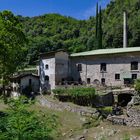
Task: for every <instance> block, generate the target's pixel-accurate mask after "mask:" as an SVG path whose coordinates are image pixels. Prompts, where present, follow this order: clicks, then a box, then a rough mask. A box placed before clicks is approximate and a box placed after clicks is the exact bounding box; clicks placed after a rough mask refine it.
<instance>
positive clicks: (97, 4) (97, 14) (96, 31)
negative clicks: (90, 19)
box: [96, 2, 98, 38]
mask: <svg viewBox="0 0 140 140" xmlns="http://www.w3.org/2000/svg"><path fill="white" fill-rule="evenodd" d="M97 36H98V2H97V5H96V38H97Z"/></svg>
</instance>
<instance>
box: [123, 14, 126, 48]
mask: <svg viewBox="0 0 140 140" xmlns="http://www.w3.org/2000/svg"><path fill="white" fill-rule="evenodd" d="M126 47H127V13H126V11H124V13H123V48H126Z"/></svg>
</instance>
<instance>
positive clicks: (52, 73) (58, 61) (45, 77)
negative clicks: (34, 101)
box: [39, 50, 69, 91]
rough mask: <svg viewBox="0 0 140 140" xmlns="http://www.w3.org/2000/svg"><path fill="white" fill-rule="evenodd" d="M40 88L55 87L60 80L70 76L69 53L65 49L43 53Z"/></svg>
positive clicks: (41, 56) (43, 89)
mask: <svg viewBox="0 0 140 140" xmlns="http://www.w3.org/2000/svg"><path fill="white" fill-rule="evenodd" d="M39 75H40V89H41V91H46V90H50V89H54V88H55V86H56V85H57V84H59V82H61V81H62V80H63V79H65V78H67V77H68V76H69V55H68V53H67V52H65V51H63V50H59V51H56V52H49V53H43V54H41V55H40V63H39Z"/></svg>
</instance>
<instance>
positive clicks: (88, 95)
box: [53, 87, 97, 105]
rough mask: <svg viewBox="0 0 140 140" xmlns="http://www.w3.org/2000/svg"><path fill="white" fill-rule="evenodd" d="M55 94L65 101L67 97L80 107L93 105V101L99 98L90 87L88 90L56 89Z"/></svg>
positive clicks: (77, 88)
mask: <svg viewBox="0 0 140 140" xmlns="http://www.w3.org/2000/svg"><path fill="white" fill-rule="evenodd" d="M53 93H54V94H55V95H57V97H58V98H59V99H61V100H62V101H63V99H64V100H65V99H66V97H68V99H67V100H68V101H72V102H74V103H77V104H79V105H91V104H92V101H93V99H94V98H95V97H96V96H97V94H96V93H95V89H94V88H91V87H88V88H79V87H76V88H69V89H65V88H59V89H54V90H53Z"/></svg>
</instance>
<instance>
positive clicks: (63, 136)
mask: <svg viewBox="0 0 140 140" xmlns="http://www.w3.org/2000/svg"><path fill="white" fill-rule="evenodd" d="M52 100H53V99H52ZM56 102H58V101H56ZM70 105H71V106H75V105H73V104H72V103H71V104H70ZM6 109H7V105H4V104H3V101H2V100H0V111H4V110H6ZM29 109H30V110H34V111H35V112H37V114H38V115H40V116H41V117H42V116H43V117H42V118H41V119H45V118H47V117H48V116H49V115H53V116H54V117H56V118H57V122H58V126H57V127H58V129H57V132H56V131H53V132H52V135H53V138H54V140H68V139H70V137H71V138H73V139H74V138H75V137H77V136H79V135H83V132H84V131H85V130H87V134H86V140H93V139H94V138H95V136H97V135H101V138H102V139H103V140H119V139H122V140H129V139H128V138H129V136H132V135H133V136H138V137H140V128H133V127H127V126H119V125H112V124H111V123H110V122H107V121H100V122H98V120H97V121H96V119H93V120H91V118H85V117H83V116H80V115H78V114H76V113H72V112H68V111H55V110H52V109H48V108H47V107H42V106H40V104H39V103H38V102H36V103H35V104H33V105H32V106H31V107H30V108H29ZM104 109H105V110H107V111H108V110H109V111H110V108H108V107H107V108H104ZM88 120H90V123H89V125H88V126H87V127H83V124H84V123H86V122H88ZM96 124H97V125H96ZM112 130H116V131H117V132H116V133H115V134H114V135H112V136H106V135H107V134H108V132H110V131H112ZM105 131H106V133H105ZM104 133H105V134H104ZM127 136H128V137H127ZM95 140H96V139H95Z"/></svg>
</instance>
